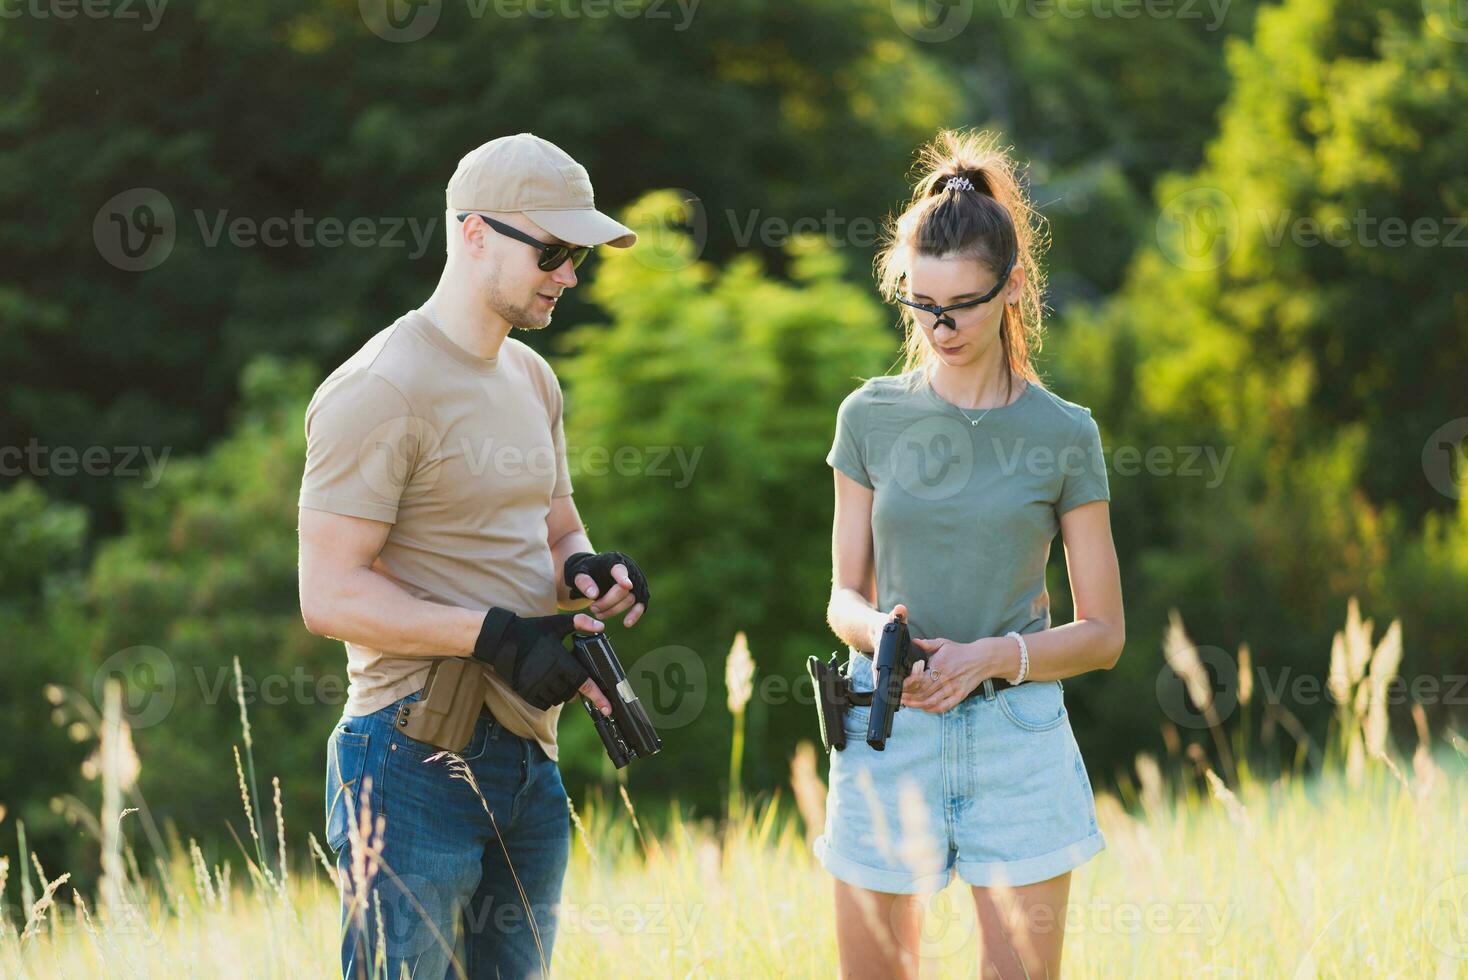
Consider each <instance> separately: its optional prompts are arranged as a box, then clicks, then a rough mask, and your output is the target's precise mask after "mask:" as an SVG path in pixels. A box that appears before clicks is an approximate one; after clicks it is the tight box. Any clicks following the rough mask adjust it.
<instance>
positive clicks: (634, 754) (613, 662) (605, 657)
mask: <svg viewBox="0 0 1468 980" xmlns="http://www.w3.org/2000/svg"><path fill="white" fill-rule="evenodd" d="M572 647H573V649H574V650H575V653H576V659H577V660H579V661H581V666H583V667H585V668H586V672H587V673H588V674H590V675H591V679H592V680H594V681H596V686H597V687H599V688H601V689H602V693H603V694H605V695H606V696H607V700H608V701H610V702H611V703H612V713H611V715H610V716H607V715H604V714H602V713H601V712H600V711H598V710H597V708H596V706H595V705H593V704H592V703H591V702H590V701H589V700H587V699H586V698H584V697H583V698H582V699H581V703H582V704H583V705H585V706H586V713H587V714H589V715H590V716H591V721H592V723H593V724H595V725H596V733H597V734H598V735H600V736H601V742H602V745H604V746H606V749H607V755H608V756H609V757H611V760H612V765H614V766H616V767H617V768H618V769H621V768H623V767H624V766H626V765H627V763H629V762H631V761H632V760H633V759H640V758H642V757H643V756H648V755H652V754H653V753H655V752H657V751H658V750H659V749H661V748H662V747H663V741H662V739H660V738H658V733H657V729H655V728H653V727H652V719H650V718H648V716H647V709H645V708H644V707H643V706H642V702H641V701H639V700H637V694H636V693H635V692H634V691H633V690H632V683H631V681H629V680H627V674H626V673H625V672H624V671H623V670H622V664H621V662H620V661H619V660H617V653H616V651H615V650H613V649H612V644H611V642H610V641H609V640H608V639H607V638H606V637H605V636H603V635H602V634H600V633H577V634H575V636H574V637H573V639H572Z"/></svg>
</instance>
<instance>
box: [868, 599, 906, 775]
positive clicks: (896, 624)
mask: <svg viewBox="0 0 1468 980" xmlns="http://www.w3.org/2000/svg"><path fill="white" fill-rule="evenodd" d="M916 662H917V661H916V660H915V659H914V658H913V647H912V639H911V637H909V636H908V633H907V620H905V619H903V618H902V617H900V616H894V617H893V618H892V620H891V622H889V623H888V624H887V625H886V626H884V627H882V642H881V644H880V645H879V646H878V647H877V657H876V660H875V661H873V663H872V679H873V680H874V681H875V682H876V687H875V688H874V689H873V690H872V714H871V718H870V720H869V721H868V722H867V744H868V745H870V746H871V747H872V748H874V749H876V750H877V751H878V752H881V751H882V750H883V749H885V748H886V747H887V739H889V738H891V737H892V717H893V715H895V714H897V709H898V708H900V707H901V706H902V682H903V681H904V680H905V679H906V678H907V675H908V674H910V673H911V672H912V665H913V664H914V663H916Z"/></svg>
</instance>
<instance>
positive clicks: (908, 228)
mask: <svg viewBox="0 0 1468 980" xmlns="http://www.w3.org/2000/svg"><path fill="white" fill-rule="evenodd" d="M914 171H915V172H916V173H919V174H921V175H922V176H921V179H919V180H918V182H917V186H916V187H914V188H913V192H912V199H911V200H910V201H909V202H908V204H907V207H906V208H905V209H904V210H903V212H902V213H901V214H900V215H898V216H897V217H896V218H889V219H888V221H887V228H886V235H885V240H884V242H883V245H882V250H881V251H880V252H879V253H878V254H877V259H876V270H877V282H878V286H879V288H880V289H881V293H882V296H883V297H884V298H885V299H886V300H887V301H888V302H889V303H892V302H896V297H897V292H898V289H899V288H901V280H902V277H903V275H904V274H905V273H906V272H907V265H908V260H909V258H910V257H911V256H912V255H914V254H916V255H929V256H934V257H938V256H960V257H963V258H972V259H977V260H978V261H979V262H981V263H982V264H983V265H984V266H986V267H987V268H988V269H989V270H990V271H991V272H992V273H993V274H994V275H996V276H997V275H998V274H999V273H1000V272H1002V271H1003V270H1004V267H1005V264H1006V263H1007V262H1008V261H1009V257H1010V256H1011V255H1013V256H1015V260H1014V264H1015V265H1016V266H1024V269H1025V282H1024V286H1023V287H1022V289H1021V291H1020V297H1019V301H1018V302H1016V303H1007V304H1006V305H1005V307H1004V314H1003V319H1002V320H1001V321H1000V327H999V342H1000V343H1001V344H1002V345H1003V347H1004V353H1005V358H1004V369H1005V384H1006V390H1008V391H1012V390H1013V388H1014V382H1015V378H1016V377H1019V378H1024V379H1026V380H1028V381H1030V382H1032V383H1034V384H1037V385H1041V386H1042V387H1043V384H1042V383H1041V381H1040V378H1039V375H1038V374H1037V373H1036V372H1035V368H1034V365H1033V364H1032V363H1031V357H1032V355H1033V354H1035V353H1038V352H1039V350H1040V343H1041V336H1042V331H1043V314H1044V300H1043V296H1044V292H1045V275H1044V271H1043V270H1042V269H1041V267H1040V261H1039V260H1040V256H1041V255H1042V254H1043V253H1044V251H1045V248H1046V246H1047V245H1048V244H1049V242H1048V236H1047V234H1046V230H1045V219H1044V218H1043V217H1042V216H1041V215H1040V214H1039V212H1037V211H1036V210H1035V209H1034V208H1033V207H1031V205H1030V203H1029V200H1028V199H1027V197H1026V194H1025V191H1024V189H1023V187H1022V186H1021V178H1020V173H1019V167H1018V166H1017V165H1016V163H1015V162H1014V160H1013V159H1012V158H1011V157H1010V155H1009V153H1008V151H1007V150H1006V149H1004V148H1003V147H1002V146H1001V145H1000V143H999V135H998V134H997V133H992V132H988V131H985V132H978V133H973V132H970V133H965V132H961V131H957V130H944V131H943V132H940V133H939V134H938V135H937V136H936V137H935V138H934V139H933V140H932V141H931V142H930V143H928V144H927V145H926V146H924V147H923V148H922V149H921V150H920V151H919V154H918V161H917V164H916V166H915V168H914ZM955 177H959V178H967V179H968V183H969V184H971V185H972V187H973V189H972V190H969V189H967V188H965V187H960V186H955V187H952V188H950V187H949V186H948V183H949V181H950V180H951V179H952V178H955ZM902 310H903V314H904V316H903V322H904V325H905V327H906V341H905V343H904V345H903V350H904V358H903V365H902V368H903V371H904V372H917V374H915V375H914V379H913V380H915V381H916V380H919V379H920V378H921V377H922V376H924V375H926V374H927V373H928V372H929V371H931V369H932V366H933V364H934V363H936V361H935V357H934V354H933V352H932V350H931V349H930V348H929V347H928V343H927V340H926V339H925V338H924V336H923V332H922V330H921V328H920V327H919V326H918V324H917V321H916V320H914V319H913V315H912V313H913V311H912V310H911V309H909V308H907V307H903V308H902Z"/></svg>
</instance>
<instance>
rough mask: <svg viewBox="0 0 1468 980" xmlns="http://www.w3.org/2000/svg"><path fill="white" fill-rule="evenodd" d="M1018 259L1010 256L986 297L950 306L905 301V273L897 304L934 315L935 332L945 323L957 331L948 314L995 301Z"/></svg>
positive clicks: (899, 287) (901, 280) (900, 281)
mask: <svg viewBox="0 0 1468 980" xmlns="http://www.w3.org/2000/svg"><path fill="white" fill-rule="evenodd" d="M1017 257H1018V256H1017V255H1016V256H1010V259H1009V262H1008V264H1006V265H1005V266H1004V273H1003V274H1002V275H1000V277H999V281H998V282H996V283H994V288H993V289H991V290H989V291H988V292H987V293H985V294H984V295H982V296H980V297H979V298H978V299H968V300H964V301H963V302H962V303H954V304H952V305H950V306H936V305H933V304H930V303H918V302H915V301H914V300H910V299H903V298H902V295H901V292H900V290H901V289H902V284H903V283H904V282H906V281H907V273H905V272H904V273H903V274H902V277H901V278H900V279H898V280H897V288H898V290H899V293H898V296H897V302H899V303H901V304H902V305H903V306H910V307H912V308H913V309H914V310H922V311H923V312H924V313H930V314H932V316H933V329H934V330H937V329H938V328H939V327H941V326H943V325H944V324H945V323H946V324H947V325H948V329H950V330H957V329H958V325H957V324H956V323H954V321H953V317H951V316H949V315H948V314H949V313H951V312H953V311H954V310H967V309H971V308H973V307H975V306H982V305H983V304H985V303H987V302H989V300H991V299H993V298H994V297H995V296H998V295H999V293H1000V292H1001V291H1002V290H1003V289H1004V287H1005V285H1006V284H1007V283H1008V282H1009V273H1010V272H1011V271H1012V270H1013V269H1014V261H1015V259H1016V258H1017Z"/></svg>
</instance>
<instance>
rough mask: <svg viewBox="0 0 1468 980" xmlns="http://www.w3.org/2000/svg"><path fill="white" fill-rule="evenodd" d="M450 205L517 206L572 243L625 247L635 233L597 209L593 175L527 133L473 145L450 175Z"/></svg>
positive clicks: (467, 207)
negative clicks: (593, 196)
mask: <svg viewBox="0 0 1468 980" xmlns="http://www.w3.org/2000/svg"><path fill="white" fill-rule="evenodd" d="M447 196H448V208H449V210H450V211H458V212H462V211H518V212H520V213H521V214H524V215H525V216H526V217H527V218H529V219H530V220H531V221H534V222H535V223H536V224H538V225H540V227H542V228H544V229H545V230H546V231H548V232H550V233H551V234H552V235H555V236H556V237H557V238H559V239H561V240H562V241H564V242H568V243H570V244H572V245H612V246H615V247H617V248H627V247H629V246H630V245H631V244H632V243H633V242H635V241H637V233H636V232H635V231H633V230H632V229H631V228H628V227H627V226H626V225H624V224H622V223H621V222H620V221H616V220H613V219H612V218H609V217H607V216H606V215H604V214H602V213H601V212H600V211H598V210H597V209H596V202H595V200H593V198H592V195H591V177H590V176H588V175H587V173H586V168H585V167H583V166H581V164H579V163H577V162H576V161H575V160H572V159H571V157H570V155H569V154H567V153H566V151H565V150H563V149H561V148H560V147H559V146H556V145H555V144H554V143H552V142H550V141H549V140H543V139H541V138H540V137H539V136H535V135H533V134H531V133H516V134H515V135H514V136H501V137H500V138H499V139H494V140H490V141H489V142H488V143H485V144H484V145H483V146H481V147H479V148H478V149H475V150H471V151H470V152H469V153H468V154H467V155H465V157H464V159H462V160H460V161H459V167H458V169H457V170H455V171H454V176H453V177H452V178H450V179H449V186H448V194H447Z"/></svg>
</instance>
